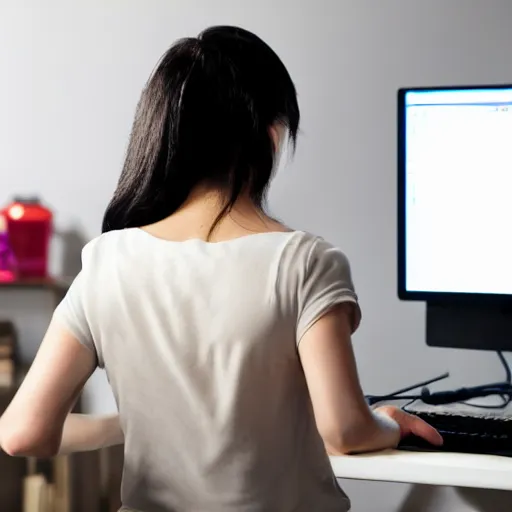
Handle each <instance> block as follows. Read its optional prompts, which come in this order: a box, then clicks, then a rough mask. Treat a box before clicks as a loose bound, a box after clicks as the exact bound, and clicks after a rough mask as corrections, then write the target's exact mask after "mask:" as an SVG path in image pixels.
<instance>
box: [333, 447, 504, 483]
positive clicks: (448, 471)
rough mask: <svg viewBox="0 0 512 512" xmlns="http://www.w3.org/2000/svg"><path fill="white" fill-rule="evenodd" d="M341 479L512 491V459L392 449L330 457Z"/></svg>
mask: <svg viewBox="0 0 512 512" xmlns="http://www.w3.org/2000/svg"><path fill="white" fill-rule="evenodd" d="M330 460H331V466H332V469H333V472H334V475H335V476H336V477H337V478H346V479H354V480H373V481H380V482H399V483H411V484H422V485H441V486H453V487H472V488H477V489H497V490H505V491H512V459H511V458H507V457H498V456H496V455H476V454H464V453H446V452H429V453H426V452H409V451H400V450H388V451H383V452H377V453H369V454H364V455H344V456H341V457H330Z"/></svg>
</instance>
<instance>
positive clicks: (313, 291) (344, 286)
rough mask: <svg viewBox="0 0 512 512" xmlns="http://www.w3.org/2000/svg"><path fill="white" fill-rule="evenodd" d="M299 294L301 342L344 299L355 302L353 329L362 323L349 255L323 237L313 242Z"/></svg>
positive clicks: (343, 301) (298, 335) (298, 325)
mask: <svg viewBox="0 0 512 512" xmlns="http://www.w3.org/2000/svg"><path fill="white" fill-rule="evenodd" d="M298 294H299V300H298V305H299V311H298V322H297V341H298V342H299V341H300V340H301V338H302V336H304V334H305V333H306V332H307V330H308V329H309V328H310V327H311V326H312V325H313V324H314V323H315V322H316V321H318V320H319V319H320V318H321V317H322V316H323V315H325V314H326V313H328V312H329V311H330V310H331V309H332V308H333V307H335V306H337V305H339V304H342V303H350V304H351V305H352V332H354V331H355V330H356V329H357V328H358V327H359V323H360V321H361V310H360V308H359V304H358V300H357V295H356V293H355V290H354V284H353V282H352V274H351V270H350V263H349V261H348V258H347V257H346V256H345V254H343V252H341V251H340V250H339V249H337V248H335V247H333V246H332V245H330V244H328V243H327V242H325V241H324V240H322V239H319V238H317V239H315V240H314V242H313V245H312V247H311V249H310V252H309V255H308V259H307V262H306V271H305V273H304V276H303V282H302V283H299V290H298Z"/></svg>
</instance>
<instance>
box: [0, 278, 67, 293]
mask: <svg viewBox="0 0 512 512" xmlns="http://www.w3.org/2000/svg"><path fill="white" fill-rule="evenodd" d="M71 282H72V279H70V278H56V277H48V278H42V279H18V280H15V281H0V290H49V291H52V292H61V293H62V292H65V291H66V290H67V289H68V288H69V286H70V285H71Z"/></svg>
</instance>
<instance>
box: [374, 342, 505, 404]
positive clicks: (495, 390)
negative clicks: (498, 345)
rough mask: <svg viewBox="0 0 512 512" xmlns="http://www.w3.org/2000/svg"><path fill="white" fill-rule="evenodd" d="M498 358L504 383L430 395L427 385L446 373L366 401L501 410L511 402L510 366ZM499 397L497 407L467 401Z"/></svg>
mask: <svg viewBox="0 0 512 512" xmlns="http://www.w3.org/2000/svg"><path fill="white" fill-rule="evenodd" d="M497 355H498V358H499V360H500V361H501V363H502V365H503V367H504V369H505V381H504V382H497V383H494V384H484V385H481V386H473V387H469V388H459V389H455V390H449V391H437V392H434V393H431V392H430V390H429V389H428V387H427V386H428V385H430V384H433V383H434V382H438V381H440V380H442V379H445V378H446V377H448V373H445V374H443V375H440V376H439V377H436V378H434V379H430V380H428V381H425V382H421V383H418V384H415V385H413V386H408V387H406V388H403V389H400V390H398V391H395V392H394V393H390V394H388V395H367V396H366V400H367V402H368V404H369V405H370V406H371V405H375V404H376V403H378V402H385V401H392V400H422V401H423V402H424V403H426V404H429V405H445V404H450V403H456V402H459V403H465V404H467V405H470V406H472V407H476V408H480V409H502V408H505V407H507V406H508V405H509V404H510V403H511V402H512V372H511V369H510V366H509V364H508V362H507V360H506V359H505V356H504V355H503V354H502V353H501V352H497ZM418 388H422V390H421V393H420V394H418V395H404V393H406V392H408V391H412V390H413V389H418ZM493 395H496V396H499V397H500V398H501V399H502V403H501V404H499V405H494V406H492V405H483V404H482V405H479V404H472V403H470V402H468V400H472V399H474V398H482V397H487V396H493Z"/></svg>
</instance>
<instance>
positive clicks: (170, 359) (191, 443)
mask: <svg viewBox="0 0 512 512" xmlns="http://www.w3.org/2000/svg"><path fill="white" fill-rule="evenodd" d="M342 302H351V303H353V304H354V308H353V329H354V330H355V329H356V328H357V326H358V323H359V318H360V312H359V307H358V305H357V297H356V295H355V293H354V287H353V284H352V279H351V274H350V267H349V263H348V260H347V258H346V257H345V256H344V255H343V253H341V252H340V251H339V250H337V249H335V248H334V247H332V246H331V245H329V244H328V243H326V242H325V241H323V240H322V239H320V238H317V237H314V236H312V235H309V234H306V233H303V232H287V233H261V234H254V235H249V236H245V237H242V238H238V239H234V240H229V241H224V242H216V243H208V242H204V241H201V240H196V239H193V240H188V241H184V242H170V241H165V240H161V239H158V238H155V237H153V236H151V235H149V234H148V233H147V232H145V231H142V230H140V229H126V230H122V231H114V232H110V233H107V234H105V235H102V236H100V237H99V238H97V239H95V240H93V241H92V242H90V243H89V244H88V245H87V246H86V248H85V249H84V252H83V266H82V271H81V273H80V274H79V275H78V277H77V278H76V280H75V281H74V283H73V285H72V286H71V288H70V290H69V292H68V294H67V296H66V298H65V299H64V300H63V302H62V303H61V304H60V306H59V307H58V308H57V310H56V312H55V318H57V319H58V320H59V321H61V322H63V323H64V324H65V325H66V326H67V328H68V329H69V330H70V331H71V332H72V333H73V334H74V335H75V336H76V337H77V338H78V340H79V341H80V342H81V343H82V344H84V345H85V346H86V347H88V348H89V349H90V350H92V351H93V352H94V353H95V354H96V356H97V361H98V365H99V366H100V367H104V368H105V369H106V372H107V375H108V378H109V381H110V384H111V386H112V389H113V392H114V396H115V398H116V401H117V405H118V408H119V413H120V418H121V424H122V427H123V430H124V434H125V462H124V463H125V467H124V475H123V484H122V502H123V507H125V508H123V510H136V511H141V512H146V511H150V512H160V511H161V512H171V511H177V512H181V511H187V512H189V511H190V512H203V511H204V512H231V511H232V512H235V511H236V512H291V511H294V512H299V511H304V512H306V511H307V512H311V511H313V510H314V511H318V512H331V511H332V512H334V511H336V512H342V511H346V510H348V509H349V502H348V499H347V498H346V496H345V495H344V494H343V492H342V491H341V490H340V489H339V487H338V486H337V483H336V480H335V478H334V476H333V474H332V470H331V467H330V463H329V459H328V457H327V455H326V453H325V449H324V447H323V443H322V441H321V438H320V436H319V434H318V431H317V429H316V425H315V420H314V417H313V412H312V407H311V402H310V397H309V394H308V390H307V386H306V381H305V378H304V374H303V371H302V367H301V364H300V360H299V357H298V352H297V345H298V343H299V342H300V339H301V337H302V335H303V334H304V333H305V332H306V331H307V330H308V328H309V327H310V326H311V325H312V324H313V323H314V322H315V321H316V320H317V319H318V318H319V317H321V316H322V315H323V314H324V313H326V312H327V311H328V310H329V309H331V308H332V307H333V306H334V305H336V304H339V303H342ZM342 392H343V391H342V390H340V393H342Z"/></svg>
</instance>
